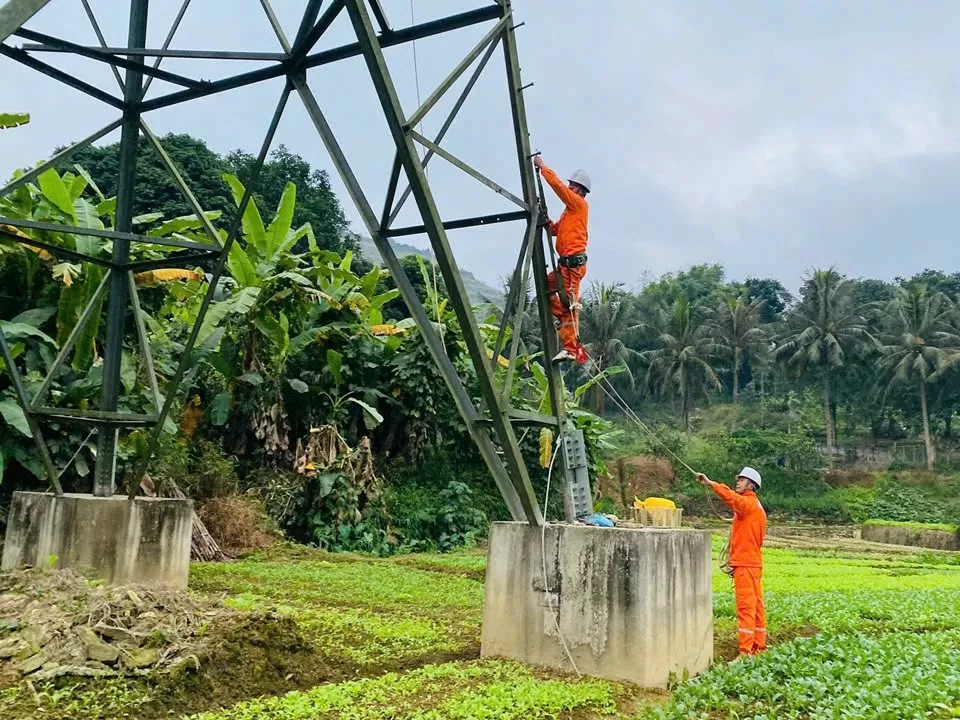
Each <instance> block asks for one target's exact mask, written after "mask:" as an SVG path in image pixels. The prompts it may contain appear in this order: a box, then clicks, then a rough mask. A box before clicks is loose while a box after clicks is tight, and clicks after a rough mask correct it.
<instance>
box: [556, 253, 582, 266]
mask: <svg viewBox="0 0 960 720" xmlns="http://www.w3.org/2000/svg"><path fill="white" fill-rule="evenodd" d="M557 264H558V265H562V266H563V267H565V268H571V269H575V268H578V267H583V266H584V265H586V264H587V254H586V253H576V254H574V255H561V256H560V257H559V258H558V259H557Z"/></svg>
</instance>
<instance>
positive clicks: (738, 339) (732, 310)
mask: <svg viewBox="0 0 960 720" xmlns="http://www.w3.org/2000/svg"><path fill="white" fill-rule="evenodd" d="M765 306H766V300H761V299H756V300H748V299H747V298H746V297H744V296H743V295H741V296H739V297H735V298H725V299H724V300H723V301H721V302H720V304H719V305H718V306H717V307H716V308H714V309H712V310H711V311H710V312H709V314H708V315H707V332H708V333H709V334H710V337H711V338H712V339H713V340H714V342H715V343H716V344H717V346H718V347H719V348H722V351H723V353H724V354H725V355H727V356H728V357H729V358H730V359H731V361H732V365H731V370H732V372H733V404H734V406H738V405H739V404H740V371H741V370H742V369H743V363H744V361H745V360H748V359H750V358H751V357H753V356H755V355H756V354H757V353H759V352H761V351H762V349H763V348H764V346H765V343H766V333H765V332H764V330H763V328H762V327H761V326H760V316H761V314H762V313H763V309H764V307H765Z"/></svg>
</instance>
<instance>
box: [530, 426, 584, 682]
mask: <svg viewBox="0 0 960 720" xmlns="http://www.w3.org/2000/svg"><path fill="white" fill-rule="evenodd" d="M562 444H563V438H562V437H558V438H557V444H556V447H555V448H554V451H553V457H551V458H550V467H549V468H548V469H547V492H546V494H545V495H544V497H543V514H544V521H543V524H542V525H541V526H540V559H541V563H542V566H543V594H544V595H546V597H547V605H549V607H550V616H551V617H552V618H553V622H554V624H555V625H556V626H557V635H558V636H559V637H560V643H561V644H562V645H563V650H564V652H566V653H567V659H568V660H570V664H571V665H572V666H573V671H574V672H575V673H576V674H577V677H578V678H580V677H583V676H582V675H581V674H580V669H579V668H578V667H577V663H576V662H574V659H573V655H571V654H570V648H568V647H567V641H566V640H565V639H564V637H563V631H562V630H561V629H560V618H559V617H558V616H559V614H560V611H559V609H558V610H556V611H554V609H553V601H552V600H551V599H550V590H549V584H548V583H547V521H546V514H547V501H549V500H550V478H551V476H552V475H553V463H554V461H555V460H556V459H557V455H559V454H560V446H561V445H562ZM558 542H559V540H558Z"/></svg>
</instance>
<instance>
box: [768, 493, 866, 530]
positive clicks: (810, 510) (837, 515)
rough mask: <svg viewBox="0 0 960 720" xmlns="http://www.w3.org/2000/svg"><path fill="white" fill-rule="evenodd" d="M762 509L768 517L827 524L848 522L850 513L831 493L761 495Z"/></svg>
mask: <svg viewBox="0 0 960 720" xmlns="http://www.w3.org/2000/svg"><path fill="white" fill-rule="evenodd" d="M762 502H763V507H764V508H765V509H766V511H767V513H768V514H769V515H775V516H776V515H779V516H784V517H787V518H791V519H811V518H813V519H817V520H820V521H824V522H829V523H844V522H849V521H850V513H849V512H848V510H847V509H846V508H845V507H844V506H843V504H842V503H841V501H840V499H839V498H838V497H837V496H836V495H834V494H833V493H826V494H823V495H799V496H796V495H768V494H767V493H764V494H763V500H762Z"/></svg>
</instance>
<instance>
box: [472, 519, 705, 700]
mask: <svg viewBox="0 0 960 720" xmlns="http://www.w3.org/2000/svg"><path fill="white" fill-rule="evenodd" d="M544 546H545V548H546V553H545V555H546V578H547V581H546V592H545V591H544V568H543V564H544V560H543V558H544V554H543V553H542V552H541V529H539V528H534V527H530V526H529V525H527V524H526V523H494V525H493V527H492V528H491V532H490V547H489V551H488V559H487V581H486V598H485V603H484V612H483V633H482V646H481V654H482V655H483V656H484V657H505V658H512V659H514V660H518V661H520V662H524V663H527V664H530V665H540V666H546V667H554V668H559V669H563V670H568V671H570V670H572V668H571V665H570V661H569V660H568V658H567V655H566V652H565V651H564V649H563V645H562V643H561V640H560V635H559V633H558V632H557V624H558V623H559V626H560V630H561V632H562V634H563V639H564V640H565V641H566V644H567V647H568V648H569V649H570V653H571V654H572V656H573V659H574V661H575V662H576V664H577V668H578V669H579V670H580V672H581V673H583V674H585V675H590V676H593V677H600V678H606V679H608V680H619V681H626V682H632V683H636V684H637V685H640V686H643V687H650V688H661V687H665V686H666V685H667V684H668V683H669V680H670V676H671V674H674V675H675V676H676V677H682V676H683V675H684V674H685V673H686V674H689V675H691V676H692V675H695V674H696V673H699V672H702V671H703V670H705V669H707V668H708V667H709V666H710V662H711V660H712V658H713V577H712V571H711V553H710V532H709V531H707V530H681V529H659V528H643V529H621V528H615V529H611V528H595V527H586V526H578V525H549V526H547V528H546V532H545V536H544Z"/></svg>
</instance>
